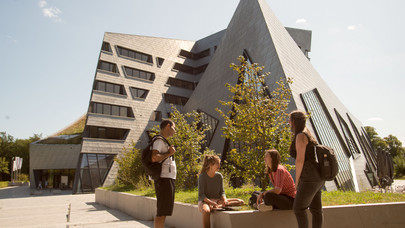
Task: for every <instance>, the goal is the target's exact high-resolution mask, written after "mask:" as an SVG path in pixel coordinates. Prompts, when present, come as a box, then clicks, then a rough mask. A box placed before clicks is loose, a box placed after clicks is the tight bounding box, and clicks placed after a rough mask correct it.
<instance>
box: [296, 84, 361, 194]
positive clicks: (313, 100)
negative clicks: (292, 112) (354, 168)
mask: <svg viewBox="0 0 405 228" xmlns="http://www.w3.org/2000/svg"><path fill="white" fill-rule="evenodd" d="M301 97H302V100H303V101H304V104H305V107H306V111H307V112H310V113H311V117H310V121H311V124H312V126H313V129H314V131H315V135H316V136H317V138H318V142H319V143H320V144H323V145H327V146H330V147H332V148H333V149H334V150H335V153H336V157H337V160H338V163H339V173H338V175H337V176H336V179H335V180H336V182H337V183H338V187H339V188H340V189H342V190H348V191H354V190H355V186H354V182H353V174H352V172H351V166H350V161H349V159H348V157H347V155H346V153H345V150H344V146H342V142H341V141H340V138H341V137H340V134H339V133H338V131H337V129H336V128H335V127H334V126H336V125H335V124H334V122H333V120H331V118H330V117H329V116H330V114H329V112H328V111H327V109H326V107H324V106H323V101H322V99H321V97H320V95H319V93H318V91H317V90H316V89H315V90H311V91H309V92H306V93H303V94H301Z"/></svg>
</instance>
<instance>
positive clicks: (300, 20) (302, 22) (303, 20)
mask: <svg viewBox="0 0 405 228" xmlns="http://www.w3.org/2000/svg"><path fill="white" fill-rule="evenodd" d="M306 23H307V20H306V19H304V18H300V19H297V20H296V21H295V24H306Z"/></svg>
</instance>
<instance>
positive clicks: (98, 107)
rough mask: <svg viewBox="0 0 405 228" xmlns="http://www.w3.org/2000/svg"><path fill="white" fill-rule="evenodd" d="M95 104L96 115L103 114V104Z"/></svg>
mask: <svg viewBox="0 0 405 228" xmlns="http://www.w3.org/2000/svg"><path fill="white" fill-rule="evenodd" d="M95 104H97V108H96V113H99V114H102V113H103V104H99V103H95Z"/></svg>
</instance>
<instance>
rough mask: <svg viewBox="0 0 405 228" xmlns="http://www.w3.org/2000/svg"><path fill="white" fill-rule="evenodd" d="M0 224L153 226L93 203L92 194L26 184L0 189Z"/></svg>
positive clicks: (65, 227) (92, 227) (89, 227)
mask: <svg viewBox="0 0 405 228" xmlns="http://www.w3.org/2000/svg"><path fill="white" fill-rule="evenodd" d="M69 205H70V220H69V221H68V217H67V215H68V214H69V213H68V212H69ZM0 224H1V227H4V228H8V227H21V228H25V227H30V228H31V227H38V228H39V227H41V228H51V227H52V228H53V227H63V228H68V227H86V228H95V227H97V228H106V227H109V228H110V227H118V228H127V227H128V228H129V227H132V228H147V227H153V221H139V220H136V219H134V218H133V217H131V216H129V215H127V214H125V213H123V212H120V211H118V210H114V209H110V208H107V207H105V206H102V205H99V204H97V203H95V195H94V194H77V195H72V194H71V192H70V191H62V192H60V193H58V194H54V193H52V192H51V191H49V190H42V192H41V194H34V193H33V192H31V190H30V189H29V187H28V186H13V187H7V188H2V189H0Z"/></svg>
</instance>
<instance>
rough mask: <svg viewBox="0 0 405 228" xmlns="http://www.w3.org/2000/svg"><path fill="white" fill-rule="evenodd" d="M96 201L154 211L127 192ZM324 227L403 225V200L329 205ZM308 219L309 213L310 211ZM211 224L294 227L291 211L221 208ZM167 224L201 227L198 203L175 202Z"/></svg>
mask: <svg viewBox="0 0 405 228" xmlns="http://www.w3.org/2000/svg"><path fill="white" fill-rule="evenodd" d="M95 195H96V203H98V204H102V205H105V206H107V207H109V208H113V209H117V210H120V211H122V212H124V213H126V214H128V215H130V216H132V217H134V218H136V219H139V220H153V217H154V216H155V213H156V199H155V198H151V197H144V196H137V195H133V194H128V193H121V192H112V191H107V190H103V189H96V194H95ZM323 211H324V226H323V227H327V228H341V227H345V228H346V227H349V228H350V227H353V228H359V227H368V228H369V227H371V228H373V227H375V228H377V227H384V228H402V227H405V216H404V214H405V202H399V203H380V204H361V205H344V206H328V207H324V208H323ZM308 214H309V221H311V215H310V214H311V213H309V212H308ZM211 224H212V227H220V228H239V227H240V228H246V227H255V228H261V227H277V228H291V227H297V223H296V220H295V216H294V213H293V212H292V210H287V211H281V210H276V211H271V212H264V213H262V212H259V211H222V212H214V213H212V215H211ZM166 225H168V226H173V227H176V228H182V227H184V228H189V227H196V228H200V227H201V228H202V223H201V213H200V212H199V211H198V208H197V205H192V204H186V203H178V202H176V203H175V205H174V211H173V215H172V216H170V217H167V219H166Z"/></svg>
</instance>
